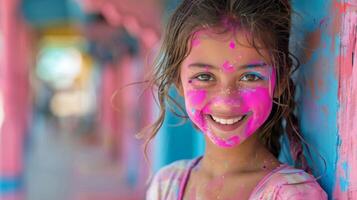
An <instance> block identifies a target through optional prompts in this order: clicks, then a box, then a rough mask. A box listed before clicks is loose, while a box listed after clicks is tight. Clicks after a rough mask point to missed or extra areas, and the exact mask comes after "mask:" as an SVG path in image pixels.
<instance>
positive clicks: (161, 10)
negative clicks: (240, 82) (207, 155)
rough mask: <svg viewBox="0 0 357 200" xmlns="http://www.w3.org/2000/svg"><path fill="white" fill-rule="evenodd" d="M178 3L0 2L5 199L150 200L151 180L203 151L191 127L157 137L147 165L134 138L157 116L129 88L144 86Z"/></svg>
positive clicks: (0, 171)
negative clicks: (147, 195) (164, 26)
mask: <svg viewBox="0 0 357 200" xmlns="http://www.w3.org/2000/svg"><path fill="white" fill-rule="evenodd" d="M177 3H178V1H174V0H120V1H119V0H0V55H1V57H0V77H1V78H0V81H1V84H0V86H1V87H0V127H1V137H0V199H28V200H67V199H68V200H82V199H83V200H84V199H85V200H87V199H88V200H89V199H90V200H92V199H95V200H99V199H101V200H117V199H121V200H129V199H130V200H135V199H144V195H145V190H146V187H147V181H148V178H149V177H150V175H151V173H153V172H155V171H157V170H158V169H159V168H160V167H161V166H163V165H165V164H167V163H170V162H171V161H173V160H177V159H181V158H190V157H193V156H195V155H198V154H200V152H202V149H203V146H199V147H198V148H193V144H195V145H196V147H197V144H199V145H202V142H194V140H197V141H198V140H199V139H200V138H199V137H200V136H199V135H198V134H195V131H194V130H193V129H192V127H191V125H189V124H187V125H184V126H183V127H181V128H180V130H181V132H184V134H181V135H177V137H172V138H165V134H163V133H160V134H159V136H158V138H157V140H156V141H155V142H154V143H156V144H154V145H156V146H158V145H160V143H161V146H160V148H151V147H150V148H149V152H148V158H149V161H150V163H149V162H147V161H145V159H144V154H143V148H142V146H143V141H141V140H138V139H136V138H135V135H136V134H137V133H138V132H139V131H140V130H142V129H143V128H144V127H145V126H147V125H149V123H150V122H152V121H153V120H154V118H155V116H156V115H155V113H157V107H155V106H154V102H153V98H152V95H151V91H150V90H148V89H147V88H146V87H147V85H145V84H135V85H132V86H128V84H130V83H133V82H138V81H139V82H140V81H144V80H146V79H147V77H145V75H147V74H148V73H149V71H150V70H151V66H150V64H151V62H152V60H153V58H154V55H155V54H156V50H157V49H158V44H159V40H160V37H161V32H162V31H161V29H162V28H161V27H162V24H163V23H164V21H165V20H166V19H167V13H168V12H169V11H170V10H172V9H173V8H174V7H175V6H176V5H177ZM173 95H175V93H174V91H173ZM167 120H168V121H169V122H170V121H172V123H173V124H175V123H177V122H178V123H179V122H180V120H179V119H176V118H174V117H173V116H172V115H171V114H169V116H168V119H167ZM165 126H167V127H166V128H165V130H164V131H162V132H171V131H174V132H179V131H178V130H176V129H175V126H171V125H170V123H167V125H165ZM160 137H161V139H160ZM180 138H183V139H182V140H181V139H180ZM175 140H176V141H177V140H178V141H182V142H178V143H177V142H173V141H175ZM162 141H165V144H163V142H162ZM185 141H191V142H190V143H186V142H185ZM182 146H183V147H184V148H183V149H182V148H181V150H178V149H179V148H180V147H182ZM168 147H170V148H168ZM155 155H156V156H155Z"/></svg>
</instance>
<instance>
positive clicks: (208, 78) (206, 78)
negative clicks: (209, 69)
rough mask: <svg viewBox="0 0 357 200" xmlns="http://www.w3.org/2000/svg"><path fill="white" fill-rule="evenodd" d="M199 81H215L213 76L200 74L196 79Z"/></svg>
mask: <svg viewBox="0 0 357 200" xmlns="http://www.w3.org/2000/svg"><path fill="white" fill-rule="evenodd" d="M195 78H196V79H198V80H199V81H213V80H214V78H213V76H212V75H211V74H199V75H198V76H196V77H195Z"/></svg>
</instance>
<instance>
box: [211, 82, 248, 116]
mask: <svg viewBox="0 0 357 200" xmlns="http://www.w3.org/2000/svg"><path fill="white" fill-rule="evenodd" d="M219 90H220V91H217V94H216V97H215V98H214V99H213V101H212V104H211V108H212V110H215V111H216V112H219V113H221V114H223V115H225V114H227V115H230V114H232V113H237V112H239V111H240V110H241V106H242V97H241V95H240V91H239V89H238V87H237V86H236V85H235V84H234V85H233V84H227V85H225V86H224V87H221V88H220V89H219Z"/></svg>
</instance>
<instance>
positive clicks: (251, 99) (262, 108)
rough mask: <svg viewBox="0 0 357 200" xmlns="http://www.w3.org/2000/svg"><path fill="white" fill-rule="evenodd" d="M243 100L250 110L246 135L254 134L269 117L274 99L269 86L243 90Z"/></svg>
mask: <svg viewBox="0 0 357 200" xmlns="http://www.w3.org/2000/svg"><path fill="white" fill-rule="evenodd" d="M242 98H243V99H244V100H243V101H244V102H245V103H246V105H245V106H247V107H248V108H249V110H250V116H249V118H248V120H247V124H246V128H245V135H246V136H247V137H249V136H250V135H252V134H253V133H254V132H255V131H256V130H257V129H258V128H259V127H260V126H261V125H263V123H264V122H265V121H266V119H267V118H268V117H269V115H270V112H271V109H272V107H273V100H272V98H271V95H270V91H269V88H264V87H261V88H254V89H248V90H245V91H244V92H242Z"/></svg>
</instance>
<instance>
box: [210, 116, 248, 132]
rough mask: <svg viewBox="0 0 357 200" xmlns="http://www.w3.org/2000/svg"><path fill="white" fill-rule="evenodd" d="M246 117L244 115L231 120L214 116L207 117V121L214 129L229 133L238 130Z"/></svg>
mask: <svg viewBox="0 0 357 200" xmlns="http://www.w3.org/2000/svg"><path fill="white" fill-rule="evenodd" d="M247 116H248V115H247V114H246V115H241V116H237V117H232V118H220V117H217V116H214V115H209V117H208V120H209V122H211V124H212V125H213V126H214V127H215V128H216V129H219V130H221V131H225V132H231V131H234V130H236V129H237V128H239V127H240V126H241V125H242V124H243V122H244V121H245V120H246V119H247Z"/></svg>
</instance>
